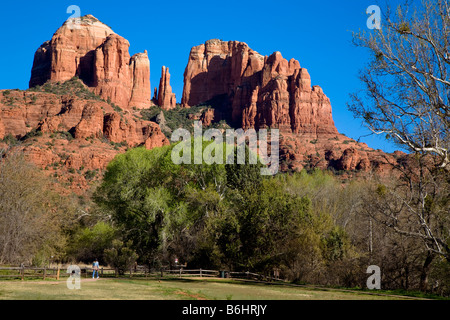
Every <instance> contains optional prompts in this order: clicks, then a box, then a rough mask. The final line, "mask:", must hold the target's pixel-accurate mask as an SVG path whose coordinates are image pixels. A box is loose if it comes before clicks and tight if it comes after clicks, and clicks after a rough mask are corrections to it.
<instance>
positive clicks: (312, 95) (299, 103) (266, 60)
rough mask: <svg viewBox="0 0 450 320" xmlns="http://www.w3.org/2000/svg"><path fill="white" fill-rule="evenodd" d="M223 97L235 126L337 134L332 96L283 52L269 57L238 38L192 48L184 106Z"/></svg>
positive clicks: (223, 103)
mask: <svg viewBox="0 0 450 320" xmlns="http://www.w3.org/2000/svg"><path fill="white" fill-rule="evenodd" d="M217 98H219V99H220V100H222V105H220V106H219V109H221V110H222V113H225V115H224V117H226V116H228V117H229V118H230V120H231V121H232V122H233V123H234V124H235V126H239V127H242V128H244V129H247V128H255V129H260V128H267V127H272V128H279V129H281V130H282V131H285V132H294V133H311V134H314V135H318V134H336V133H337V130H336V127H335V126H334V121H333V118H332V112H331V104H330V100H329V99H328V98H327V97H326V95H325V94H324V93H323V91H322V89H321V88H320V87H318V86H314V87H311V78H310V76H309V74H308V71H307V70H306V69H305V68H301V67H300V63H299V62H298V61H296V60H294V59H291V60H290V61H287V60H286V59H284V58H283V57H282V56H281V53H279V52H275V53H273V54H272V55H270V56H269V57H267V56H266V57H264V56H262V55H260V54H258V53H257V52H256V51H253V50H252V49H250V48H249V47H248V45H247V44H245V43H243V42H238V41H228V42H224V41H220V40H209V41H207V42H206V43H205V44H202V45H199V46H196V47H194V48H192V50H191V53H190V56H189V61H188V65H187V67H186V71H185V73H184V89H183V98H182V105H183V106H184V107H189V106H194V105H198V104H202V103H208V102H211V101H213V100H215V99H217Z"/></svg>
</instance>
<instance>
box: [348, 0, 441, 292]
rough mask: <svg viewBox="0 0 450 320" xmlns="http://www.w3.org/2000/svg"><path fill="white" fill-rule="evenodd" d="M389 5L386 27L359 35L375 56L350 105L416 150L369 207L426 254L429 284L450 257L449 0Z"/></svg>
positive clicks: (356, 36)
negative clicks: (434, 266)
mask: <svg viewBox="0 0 450 320" xmlns="http://www.w3.org/2000/svg"><path fill="white" fill-rule="evenodd" d="M415 4H417V2H409V1H407V2H405V3H404V4H402V5H400V6H398V7H397V8H396V9H395V10H392V8H390V7H389V6H387V7H386V8H385V10H384V13H385V14H384V17H383V20H382V22H381V29H379V30H373V31H370V32H359V33H357V34H354V38H353V42H354V44H355V45H356V46H358V47H363V48H367V49H369V51H370V53H371V55H372V59H371V61H370V62H369V63H368V65H367V66H366V68H364V69H363V70H362V71H361V72H360V80H361V82H362V83H363V85H364V87H365V89H364V90H363V91H362V92H358V93H355V94H352V95H351V98H352V99H351V102H350V103H349V109H350V110H351V111H352V112H353V113H354V115H355V116H356V117H358V118H361V119H362V120H363V122H364V123H365V125H366V126H367V127H368V128H369V129H370V130H371V131H372V132H373V133H375V134H382V135H385V136H386V137H387V138H388V139H391V140H392V141H394V142H395V143H397V144H398V145H400V146H401V147H402V148H404V149H406V150H408V151H410V152H411V153H412V155H411V156H410V157H409V160H408V161H406V162H404V163H400V164H398V165H395V169H396V170H399V172H400V175H399V177H400V178H399V179H398V180H396V181H395V182H394V183H391V184H389V185H383V186H382V187H380V188H381V189H378V190H375V191H376V192H375V191H373V192H371V193H370V194H369V195H367V197H368V198H370V200H369V201H367V202H366V206H365V208H366V213H367V214H369V215H370V216H371V217H372V218H373V219H374V220H375V221H378V222H379V223H381V224H383V225H384V226H386V227H389V228H390V229H391V230H393V231H395V232H396V233H398V234H400V235H402V236H406V237H412V238H415V239H418V240H420V241H421V243H423V245H424V246H423V248H424V250H425V252H426V257H425V261H424V263H423V267H422V274H421V279H420V283H421V284H420V286H421V289H422V290H426V289H427V277H428V272H429V269H430V266H431V263H432V262H433V259H435V257H436V256H440V257H442V258H444V259H446V260H447V261H448V262H450V248H449V245H450V242H449V241H450V235H449V232H450V231H449V230H450V221H449V214H450V206H449V205H450V203H449V202H450V201H449V190H450V189H449V181H450V176H449V174H450V159H449V154H448V153H449V146H450V138H449V129H450V113H449V94H450V79H449V73H450V53H449V50H450V6H449V1H448V0H424V1H422V2H421V4H420V5H415Z"/></svg>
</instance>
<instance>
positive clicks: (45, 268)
mask: <svg viewBox="0 0 450 320" xmlns="http://www.w3.org/2000/svg"><path fill="white" fill-rule="evenodd" d="M46 276H47V267H44V280H45V277H46Z"/></svg>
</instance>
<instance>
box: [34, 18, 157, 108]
mask: <svg viewBox="0 0 450 320" xmlns="http://www.w3.org/2000/svg"><path fill="white" fill-rule="evenodd" d="M129 46H130V44H129V43H128V41H127V40H126V39H124V38H122V37H120V36H118V35H117V34H115V33H114V32H113V31H112V29H111V28H110V27H108V26H107V25H105V24H103V23H101V22H100V21H99V20H98V19H96V18H95V17H93V16H92V15H87V16H84V17H82V18H81V23H80V24H79V25H76V27H75V26H74V24H73V21H72V20H68V21H66V22H65V23H64V24H63V26H62V27H60V28H59V29H58V30H57V31H56V32H55V34H54V35H53V37H52V39H51V40H50V41H47V42H45V43H44V44H42V45H41V47H40V48H39V49H38V50H37V51H36V53H35V56H34V62H33V68H32V71H31V79H30V83H29V85H30V88H31V87H34V86H37V85H43V84H44V83H45V82H47V81H52V82H58V81H61V82H62V81H66V80H69V79H71V78H73V77H74V76H77V77H79V78H80V79H82V80H83V82H84V83H85V84H86V85H88V86H89V87H90V88H92V90H93V91H94V92H95V93H97V94H98V95H99V96H101V97H102V98H103V99H105V100H108V99H109V100H110V101H111V102H112V103H115V104H117V105H119V106H120V107H121V108H124V109H130V108H132V107H136V108H146V107H150V95H151V92H150V62H149V59H148V56H147V52H144V53H138V54H136V55H134V56H133V57H131V58H130V55H129V51H128V49H129Z"/></svg>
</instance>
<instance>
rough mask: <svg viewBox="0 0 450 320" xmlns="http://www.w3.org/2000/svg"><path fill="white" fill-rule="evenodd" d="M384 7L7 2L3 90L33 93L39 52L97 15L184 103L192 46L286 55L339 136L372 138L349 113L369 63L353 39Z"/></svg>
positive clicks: (0, 65) (370, 0) (358, 3)
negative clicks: (228, 43)
mask: <svg viewBox="0 0 450 320" xmlns="http://www.w3.org/2000/svg"><path fill="white" fill-rule="evenodd" d="M376 3H377V0H342V1H331V0H330V1H328V0H325V1H311V0H308V1H304V0H289V1H285V0H278V1H258V2H256V1H246V0H239V1H235V0H232V1H203V0H196V1H161V0H160V1H152V0H147V1H137V0H133V1H131V2H128V1H117V2H116V1H80V0H72V1H61V0H59V1H8V2H6V1H5V2H3V3H2V8H1V13H0V15H1V16H0V18H1V19H0V30H2V31H1V33H2V43H3V46H2V50H1V53H0V70H1V73H0V88H1V89H6V88H9V89H14V88H19V89H26V88H27V87H28V81H29V77H30V72H31V67H32V63H33V57H34V52H35V51H36V49H37V48H38V47H39V46H40V45H41V44H42V43H43V42H44V41H46V40H50V39H51V37H52V35H53V33H54V32H55V31H56V30H57V29H58V28H59V27H60V26H61V25H62V24H63V22H64V21H65V20H66V19H67V18H68V17H69V16H70V14H67V13H66V10H67V7H68V6H69V5H77V6H79V7H80V9H81V15H86V14H92V15H94V16H95V17H97V18H98V19H99V20H101V21H102V22H104V23H106V24H107V25H109V26H111V27H112V29H113V30H114V31H115V32H116V33H117V34H119V35H121V36H123V37H124V38H126V39H128V40H129V42H130V44H131V47H130V54H131V55H132V54H134V53H137V52H143V51H144V50H148V53H149V58H150V64H151V85H152V88H154V87H156V86H158V84H159V77H160V75H161V67H162V66H163V65H165V66H167V67H169V69H170V73H171V85H172V88H173V91H174V92H175V93H176V96H177V101H178V102H179V101H180V100H181V94H182V90H183V72H184V69H185V67H186V64H187V62H188V57H189V52H190V49H191V47H193V46H195V45H199V44H201V43H204V42H205V41H206V40H209V39H213V38H218V39H222V40H238V41H243V42H246V43H247V44H248V45H249V46H250V47H251V48H252V49H253V50H256V51H258V52H259V53H261V54H263V55H270V54H271V53H272V52H274V51H280V52H281V53H282V55H283V57H284V58H287V59H288V60H289V59H291V58H295V59H297V60H298V61H299V62H300V65H301V66H302V67H304V68H307V69H308V71H309V73H310V75H311V78H312V84H313V85H320V86H321V87H322V88H323V89H324V92H325V94H326V95H327V96H328V97H329V98H330V99H331V104H332V107H333V117H334V120H335V123H336V127H337V128H338V130H339V132H341V133H344V134H346V135H347V136H349V137H351V138H354V139H357V138H358V137H360V136H362V135H365V134H367V133H368V131H367V130H366V129H364V128H363V127H362V125H361V121H360V120H358V119H354V118H353V116H352V114H351V113H350V112H349V111H347V107H346V103H347V102H348V101H349V93H351V92H354V91H355V90H358V89H359V88H361V84H360V83H359V80H358V78H357V75H358V70H359V69H361V68H362V67H363V66H364V64H365V62H366V61H367V58H368V55H367V52H366V51H365V50H364V49H360V48H355V47H353V46H352V44H351V32H352V31H358V30H359V29H367V27H366V21H367V18H368V15H367V14H366V8H367V7H368V6H369V5H372V4H376ZM361 141H362V142H366V143H367V144H368V145H369V146H370V147H372V148H375V149H377V148H380V149H382V150H384V151H387V152H392V151H394V150H396V149H398V147H395V146H393V145H392V144H389V143H387V142H386V141H385V140H384V139H383V138H381V137H376V136H372V137H367V138H362V139H361Z"/></svg>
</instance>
